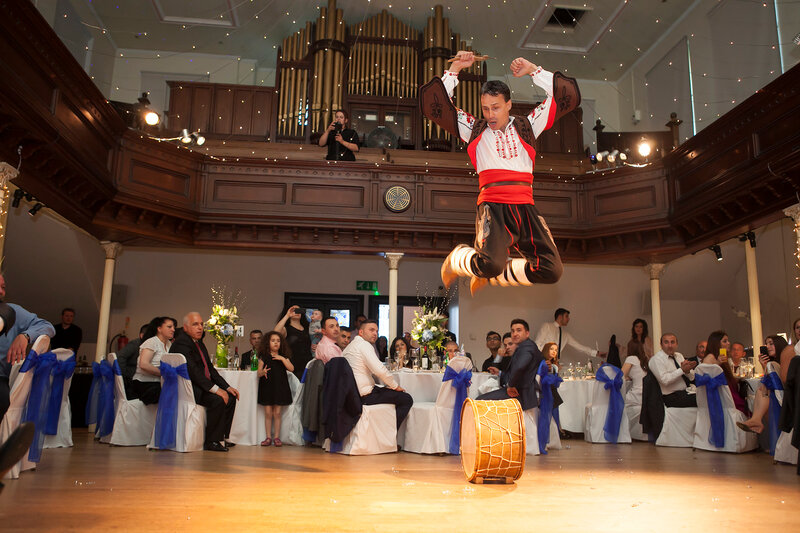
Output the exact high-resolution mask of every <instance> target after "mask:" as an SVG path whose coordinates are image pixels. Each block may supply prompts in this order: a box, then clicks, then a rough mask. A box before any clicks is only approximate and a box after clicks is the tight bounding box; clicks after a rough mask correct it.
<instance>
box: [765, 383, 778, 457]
mask: <svg viewBox="0 0 800 533" xmlns="http://www.w3.org/2000/svg"><path fill="white" fill-rule="evenodd" d="M761 383H762V384H763V385H764V386H765V387H766V388H767V390H768V391H769V453H770V455H775V445H776V444H778V435H779V434H780V430H779V429H778V421H779V420H780V418H781V403H780V402H779V401H778V397H777V396H776V395H775V391H778V390H783V383H781V377H780V376H779V375H778V374H777V372H770V373H768V374H764V377H763V378H761Z"/></svg>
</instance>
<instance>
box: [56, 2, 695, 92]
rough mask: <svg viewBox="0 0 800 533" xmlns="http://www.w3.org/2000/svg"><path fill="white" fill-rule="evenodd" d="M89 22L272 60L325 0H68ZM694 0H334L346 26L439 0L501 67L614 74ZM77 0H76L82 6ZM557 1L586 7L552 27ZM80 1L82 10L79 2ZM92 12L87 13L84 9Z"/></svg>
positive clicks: (159, 42) (456, 27)
mask: <svg viewBox="0 0 800 533" xmlns="http://www.w3.org/2000/svg"><path fill="white" fill-rule="evenodd" d="M71 1H72V2H73V3H75V4H76V7H77V8H78V10H79V11H81V12H83V13H87V16H86V17H85V18H86V19H87V20H85V21H84V22H85V23H86V24H90V25H95V26H98V27H102V28H104V29H106V30H107V32H108V33H109V35H110V37H111V39H112V41H113V42H114V43H115V45H116V46H117V47H119V48H133V49H145V50H159V51H172V52H195V53H206V54H221V55H227V56H240V57H242V58H249V59H256V60H258V62H259V66H260V67H267V68H269V67H274V66H275V61H276V52H277V50H276V48H277V47H278V46H280V43H281V41H282V39H283V38H284V37H286V36H288V35H289V34H291V33H293V32H294V31H297V30H298V29H300V28H301V27H303V26H305V23H306V22H307V21H314V20H316V18H317V17H318V15H319V11H318V9H319V7H321V6H325V5H327V2H325V1H298V0H192V1H188V0H71ZM694 1H695V0H636V1H635V2H634V1H627V0H586V1H585V2H584V1H580V0H547V1H545V0H538V1H537V0H532V1H516V0H473V1H466V2H462V1H458V2H452V1H451V2H443V1H442V0H427V1H426V0H339V2H338V3H337V4H338V7H339V8H340V9H342V10H343V11H344V19H345V22H346V23H347V24H348V25H351V24H354V23H357V22H361V21H362V20H364V19H366V18H368V17H371V16H373V15H375V14H377V13H379V12H380V11H381V10H383V9H386V10H387V11H389V12H390V13H392V14H393V15H394V16H395V17H397V18H399V19H400V20H402V21H403V22H405V23H407V24H411V25H412V26H413V27H415V28H417V29H422V28H424V26H425V21H426V18H427V17H429V16H432V14H433V6H434V5H436V4H442V5H443V6H444V14H445V16H446V17H448V18H449V19H450V28H451V31H453V32H454V33H460V34H461V37H462V39H471V40H472V43H473V47H474V48H475V49H476V50H479V51H481V52H482V53H486V54H488V55H490V56H493V57H496V58H497V61H490V63H489V69H490V71H489V72H490V74H492V75H503V74H504V73H505V67H503V66H502V63H505V64H506V65H507V64H508V63H509V61H510V60H511V59H513V58H514V57H517V56H520V55H523V56H526V57H528V58H530V59H531V60H532V61H534V62H536V63H540V64H542V65H545V66H547V67H548V68H551V69H554V70H555V69H559V70H562V71H566V72H568V73H569V74H570V75H573V76H576V77H579V78H584V79H597V80H603V79H608V80H616V79H618V78H619V77H620V76H621V75H622V74H623V73H624V72H625V71H626V70H627V69H628V68H629V67H630V65H631V64H632V63H633V62H635V61H636V59H637V58H638V57H640V56H641V55H642V54H643V53H644V52H646V51H647V50H648V48H650V47H651V46H653V44H654V43H656V42H657V41H658V39H659V38H660V37H661V36H663V34H664V33H666V31H667V30H668V29H669V27H670V26H671V25H672V24H673V23H674V22H675V21H676V20H678V19H679V18H680V17H681V16H682V15H683V13H684V12H685V11H686V10H687V9H688V8H690V6H691V5H692V4H693V3H694ZM80 4H83V5H80ZM556 7H567V8H581V9H588V10H589V11H588V12H587V13H586V14H585V15H584V16H583V17H582V18H581V19H580V20H579V22H578V24H577V26H576V27H575V28H574V29H573V28H561V27H559V26H555V27H553V26H549V25H548V24H547V20H548V19H549V18H550V15H551V14H552V12H553V10H554V9H555V8H556ZM81 8H84V9H81ZM90 17H91V18H92V19H94V20H88V19H89V18H90Z"/></svg>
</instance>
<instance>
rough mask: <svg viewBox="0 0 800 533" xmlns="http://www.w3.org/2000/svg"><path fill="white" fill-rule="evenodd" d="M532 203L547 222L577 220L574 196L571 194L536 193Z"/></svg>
mask: <svg viewBox="0 0 800 533" xmlns="http://www.w3.org/2000/svg"><path fill="white" fill-rule="evenodd" d="M534 202H536V203H535V204H534V205H535V206H536V210H537V211H539V214H540V215H542V216H543V217H545V218H546V219H547V220H548V223H549V222H556V223H573V222H576V221H577V216H578V214H577V213H576V212H575V202H574V198H572V197H571V196H566V195H564V196H549V195H545V194H537V195H536V196H535V197H534Z"/></svg>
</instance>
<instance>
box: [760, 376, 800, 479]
mask: <svg viewBox="0 0 800 533" xmlns="http://www.w3.org/2000/svg"><path fill="white" fill-rule="evenodd" d="M780 375H781V366H780V364H778V363H777V362H775V361H770V362H769V363H767V368H766V374H765V375H764V377H765V378H767V379H771V380H772V383H773V385H776V384H777V383H780ZM775 380H777V382H776V381H775ZM767 388H768V389H769V396H770V410H769V415H768V416H769V424H768V427H769V431H775V432H776V433H777V435H775V436H774V437H772V438H775V439H776V443H775V453H774V454H773V459H774V460H775V462H778V463H789V464H793V465H796V464H797V448H795V447H794V446H793V445H792V435H793V433H794V431H790V432H789V433H786V432H785V431H781V430H780V428H778V420H779V418H780V412H778V413H775V412H774V406H776V405H777V406H780V407H783V396H784V391H783V383H780V388H778V387H767ZM773 388H774V390H772V389H773ZM766 427H767V426H765V428H766ZM773 428H775V429H773Z"/></svg>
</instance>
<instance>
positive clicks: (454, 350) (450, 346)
mask: <svg viewBox="0 0 800 533" xmlns="http://www.w3.org/2000/svg"><path fill="white" fill-rule="evenodd" d="M459 355H461V349H460V348H459V347H458V343H456V341H445V343H444V356H443V357H442V364H443V365H444V362H445V361H452V360H453V359H454V358H456V357H458V356H459Z"/></svg>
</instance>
